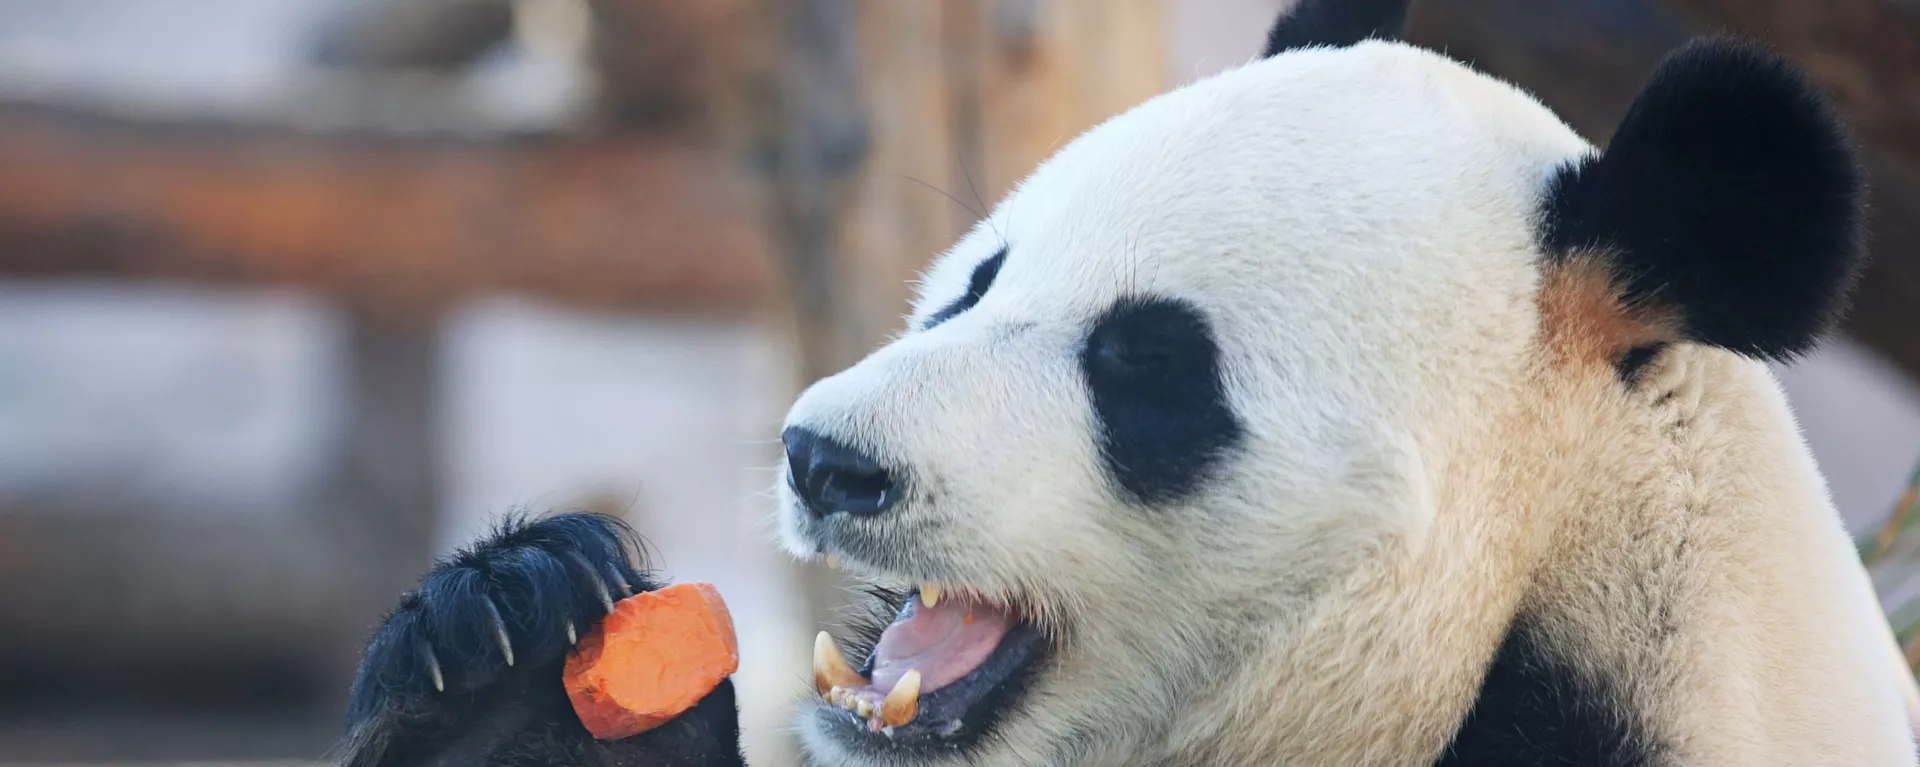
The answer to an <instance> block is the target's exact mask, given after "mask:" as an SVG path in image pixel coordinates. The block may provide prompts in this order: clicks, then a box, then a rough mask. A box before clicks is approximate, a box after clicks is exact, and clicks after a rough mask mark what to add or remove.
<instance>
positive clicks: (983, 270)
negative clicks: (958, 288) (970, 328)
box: [920, 247, 1007, 330]
mask: <svg viewBox="0 0 1920 767" xmlns="http://www.w3.org/2000/svg"><path fill="white" fill-rule="evenodd" d="M1006 260H1007V249H1006V248H1004V247H1003V248H1001V249H1000V252H998V253H995V254H993V257H991V258H988V259H987V260H985V261H981V262H980V265H979V266H976V267H974V268H973V276H972V277H969V278H967V293H966V295H963V296H961V297H959V298H957V299H954V301H953V303H951V304H947V305H946V307H944V308H942V309H941V310H940V311H937V312H934V313H933V316H932V317H928V318H927V324H926V325H924V326H922V327H921V328H920V329H921V330H926V329H927V328H931V327H933V326H935V325H938V324H940V323H942V322H946V321H947V320H950V319H953V318H954V317H955V316H957V315H959V314H960V313H961V312H964V311H966V310H968V309H972V308H973V305H974V304H977V303H980V297H981V296H984V295H986V294H987V289H988V288H991V287H993V278H995V277H998V276H1000V264H1001V263H1003V262H1005V261H1006Z"/></svg>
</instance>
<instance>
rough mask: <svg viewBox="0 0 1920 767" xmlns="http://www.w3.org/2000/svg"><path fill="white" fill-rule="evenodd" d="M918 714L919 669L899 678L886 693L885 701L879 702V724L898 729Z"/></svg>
mask: <svg viewBox="0 0 1920 767" xmlns="http://www.w3.org/2000/svg"><path fill="white" fill-rule="evenodd" d="M919 714H920V669H917V668H916V669H913V670H911V671H908V672H907V673H906V674H904V675H902V676H901V677H900V681H899V682H898V683H896V684H895V685H894V686H893V691H892V692H889V693H887V698H886V700H883V701H880V724H882V725H884V726H887V727H899V726H900V725H903V724H906V723H908V722H911V721H913V718H914V717H915V716H918V715H919Z"/></svg>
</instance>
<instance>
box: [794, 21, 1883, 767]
mask: <svg viewBox="0 0 1920 767" xmlns="http://www.w3.org/2000/svg"><path fill="white" fill-rule="evenodd" d="M1403 16H1404V7H1403V4H1399V3H1391V2H1338V1H1335V0H1328V1H1326V2H1316V1H1315V0H1307V1H1306V2H1304V3H1302V4H1301V7H1300V8H1299V9H1297V10H1296V12H1295V13H1294V14H1293V15H1292V16H1291V17H1290V18H1286V19H1283V20H1282V21H1281V22H1280V23H1279V24H1278V25H1277V26H1276V27H1275V29H1274V30H1273V32H1272V33H1271V35H1270V38H1269V43H1270V50H1269V51H1268V55H1267V56H1266V57H1264V58H1263V59H1262V60H1259V61H1256V62H1253V63H1251V64H1248V65H1246V66H1244V67H1241V68H1239V69H1236V70H1232V71H1229V72H1226V73H1224V74H1221V75H1218V76H1216V77H1213V78H1210V79H1207V80H1204V81H1201V82H1197V83H1194V84H1192V85H1189V86H1186V87H1183V88H1180V89H1178V90H1175V91H1173V92H1171V93H1168V94H1165V95H1163V96H1160V97H1158V98H1155V99H1153V100H1151V101H1149V102H1147V103H1145V104H1142V105H1140V106H1138V107H1136V108H1134V109H1132V110H1131V111H1128V112H1126V113H1125V114H1122V115H1120V116H1117V117H1115V118H1113V119H1111V120H1109V121H1107V122H1106V123H1104V124H1102V125H1100V126H1098V127H1096V128H1094V129H1093V130H1091V131H1090V132H1088V133H1086V134H1085V135H1083V136H1081V137H1079V138H1078V139H1076V140H1075V141H1073V142H1072V143H1070V144H1069V145H1067V146H1065V147H1064V148H1063V149H1062V150H1060V151H1059V153H1058V154H1057V155H1055V156H1054V157H1052V158H1051V159H1049V160H1048V161H1046V162H1045V163H1044V164H1043V165H1042V166H1040V167H1039V168H1038V169H1037V170H1036V171H1035V172H1034V173H1033V174H1032V175H1031V176H1030V177H1029V178H1028V179H1027V180H1026V181H1025V182H1023V183H1022V184H1021V185H1020V186H1019V187H1018V189H1017V190H1015V191H1014V192H1013V193H1012V194H1010V195H1009V196H1008V197H1007V198H1006V199H1005V200H1004V201H1003V202H1002V203H1001V204H999V205H998V206H997V207H996V208H995V209H994V210H993V211H992V213H991V215H989V216H988V217H987V218H986V219H985V220H984V221H982V222H981V223H980V224H979V225H978V226H976V227H975V228H974V229H973V230H972V231H971V232H970V233H969V234H968V235H966V236H965V237H963V238H962V239H961V240H960V241H959V242H958V243H957V244H956V245H954V246H953V247H952V249H951V250H950V251H948V252H947V253H946V254H944V255H943V256H942V257H941V258H940V259H939V260H938V261H937V262H936V263H935V264H934V265H933V266H932V267H931V269H930V271H929V273H928V274H927V275H926V278H925V280H924V281H923V283H922V285H921V289H920V293H919V298H918V301H917V303H916V305H915V308H914V311H913V313H912V315H911V317H910V318H909V321H908V323H909V324H908V329H907V331H906V332H905V333H903V334H902V335H901V336H899V337H898V338H897V339H895V340H893V341H892V342H891V343H889V344H887V345H886V346H884V347H883V348H881V349H879V350H877V351H876V352H874V353H873V354H872V355H871V356H869V357H867V358H866V359H865V360H863V361H861V362H859V363H858V364H856V365H854V366H853V367H851V368H849V369H847V370H846V371H844V372H842V373H840V374H838V375H835V376H832V377H830V378H827V379H825V380H822V381H820V382H818V383H817V384H815V385H813V386H812V387H811V388H809V389H808V390H807V391H806V392H805V393H804V394H803V396H801V398H800V399H799V401H798V402H797V403H796V404H795V405H794V407H793V409H792V411H791V413H790V415H789V417H788V421H787V426H786V431H785V442H786V444H787V447H788V450H789V462H788V463H789V465H788V471H787V476H786V477H785V479H784V487H783V489H782V498H781V501H782V509H781V513H780V514H781V528H782V534H783V538H784V540H785V541H786V543H787V545H788V546H789V548H790V549H792V550H793V551H794V552H795V553H796V554H798V555H800V556H803V557H809V558H812V557H821V556H826V557H833V558H837V559H838V560H839V561H840V562H843V563H844V567H845V568H847V569H849V570H851V571H853V572H855V573H858V574H862V575H866V576H869V577H871V578H873V579H875V580H877V581H879V582H882V583H887V584H894V585H897V586H898V587H900V588H902V589H904V590H905V593H904V594H903V599H902V600H901V601H903V602H904V603H905V606H904V607H902V608H900V609H899V611H898V614H897V615H890V616H889V617H890V619H891V625H888V626H887V627H886V630H885V634H884V635H883V636H882V637H881V638H880V639H879V642H878V646H877V647H869V646H860V647H856V648H853V649H852V650H851V651H845V655H846V656H848V657H851V658H852V660H851V661H843V660H842V654H843V651H842V650H841V649H840V648H839V647H837V646H834V645H832V644H828V645H825V646H822V647H821V648H819V649H818V650H817V651H816V652H817V654H818V655H820V656H821V657H820V658H819V659H817V660H818V665H821V666H822V667H824V668H826V669H827V672H826V673H824V674H823V675H822V678H821V679H820V682H821V685H822V687H823V688H824V689H826V692H827V694H826V695H822V696H820V697H816V698H814V699H812V701H811V702H810V703H809V704H808V705H807V706H805V707H804V710H803V712H802V716H801V719H800V728H801V732H802V737H803V739H804V740H805V742H806V744H807V746H808V748H809V750H810V752H811V753H812V754H814V755H815V756H816V757H817V758H818V759H820V760H821V762H822V763H831V764H852V765H862V764H876V765H877V764H897V763H903V762H912V763H940V764H947V763H953V764H962V763H965V764H1043V763H1046V764H1051V763H1076V762H1084V763H1113V762H1118V761H1132V760H1135V759H1139V760H1142V761H1149V759H1148V756H1147V755H1149V754H1153V753H1158V752H1156V751H1154V749H1157V748H1162V747H1163V746H1161V745H1160V744H1162V743H1166V742H1169V739H1172V741H1175V742H1177V741H1178V740H1179V738H1180V737H1184V736H1185V735H1184V734H1187V733H1197V732H1201V731H1207V730H1209V729H1211V728H1210V727H1207V726H1202V725H1200V724H1198V723H1195V722H1193V721H1192V719H1193V718H1194V717H1196V716H1198V715H1199V714H1198V713H1196V711H1197V708H1198V707H1199V705H1200V704H1201V703H1203V702H1206V701H1215V702H1217V701H1219V700H1220V699H1222V698H1231V697H1233V695H1234V692H1233V691H1232V690H1231V689H1230V687H1231V684H1232V682H1230V681H1229V680H1232V679H1234V677H1235V675H1236V673H1238V672H1239V671H1240V669H1241V668H1242V667H1243V666H1244V665H1245V664H1248V663H1252V662H1255V661H1254V660H1253V659H1254V658H1256V657H1260V656H1261V655H1262V653H1267V652H1268V650H1269V649H1270V648H1273V647H1276V646H1278V647H1284V646H1285V645H1286V644H1287V643H1288V642H1289V641H1291V640H1290V637H1291V636H1292V635H1293V633H1294V632H1297V631H1299V630H1300V628H1299V624H1300V622H1301V621H1302V620H1303V617H1302V616H1307V615H1311V614H1313V613H1314V611H1315V610H1316V609H1317V608H1318V607H1319V606H1320V605H1321V602H1322V601H1323V600H1325V599H1327V598H1328V597H1327V595H1329V594H1335V593H1339V594H1350V593H1352V589H1351V588H1350V586H1351V584H1352V583H1353V582H1355V579H1356V578H1363V577H1364V574H1365V573H1368V572H1371V571H1377V570H1381V569H1387V568H1391V567H1393V565H1394V562H1396V561H1398V560H1400V559H1405V558H1408V557H1412V556H1414V553H1413V552H1419V551H1421V550H1422V549H1423V547H1430V546H1432V545H1435V544H1434V542H1433V541H1432V540H1430V539H1429V538H1430V536H1429V535H1428V532H1429V530H1430V529H1431V528H1432V527H1433V526H1434V525H1435V523H1436V519H1437V518H1443V517H1444V516H1445V515H1448V514H1487V515H1494V514H1496V513H1497V512H1495V511H1492V510H1487V511H1476V510H1471V509H1469V510H1460V509H1456V508H1453V507H1451V506H1450V505H1449V503H1448V502H1447V500H1446V498H1445V496H1446V495H1447V493H1448V492H1449V491H1448V490H1447V489H1446V487H1445V486H1447V485H1449V484H1458V483H1460V482H1472V481H1474V480H1472V479H1470V478H1466V479H1463V478H1465V477H1471V476H1472V474H1473V472H1474V471H1475V470H1476V469H1475V467H1476V466H1478V465H1482V464H1485V465H1494V464H1498V463H1500V462H1501V460H1502V455H1501V451H1506V450H1528V449H1538V448H1539V445H1538V444H1529V442H1528V438H1525V437H1522V438H1520V439H1517V440H1516V439H1512V433H1513V432H1512V428H1513V427H1512V426H1511V425H1510V424H1511V422H1513V420H1514V419H1508V421H1509V426H1507V427H1505V428H1506V429H1507V431H1505V432H1502V434H1504V435H1505V437H1504V438H1501V437H1500V435H1494V434H1491V433H1490V427H1489V426H1488V424H1489V423H1490V422H1492V421H1495V420H1498V419H1500V418H1502V414H1509V413H1514V412H1518V411H1520V410H1524V409H1525V408H1526V407H1527V403H1528V402H1529V401H1539V400H1542V399H1546V398H1550V397H1558V398H1559V401H1561V402H1563V403H1572V404H1562V405H1559V406H1558V407H1561V408H1563V410H1564V409H1578V408H1581V407H1586V405H1582V404H1579V403H1582V402H1586V401H1588V400H1593V401H1595V402H1600V401H1601V400H1604V399H1605V398H1607V397H1611V396H1615V395H1616V394H1621V396H1624V395H1623V394H1622V393H1624V392H1628V391H1630V390H1631V389H1632V387H1633V386H1634V385H1635V380H1636V378H1637V376H1638V375H1639V374H1640V371H1641V370H1642V369H1643V368H1644V367H1645V366H1646V365H1647V364H1648V362H1649V361H1650V360H1653V359H1655V358H1657V357H1658V356H1659V355H1660V354H1661V353H1663V350H1668V349H1672V348H1675V347H1680V346H1700V347H1717V348H1719V349H1724V350H1729V351H1731V352H1734V353H1737V354H1739V355H1744V356H1747V357H1758V358H1778V357H1786V356H1790V355H1792V354H1794V353H1797V352H1799V351H1802V350H1805V349H1807V348H1808V347H1809V346H1810V345H1811V344H1812V343H1814V342H1815V341H1816V340H1817V338H1818V336H1819V335H1820V334H1821V333H1822V332H1824V330H1825V329H1826V328H1827V327H1828V326H1829V324H1830V323H1831V321H1832V318H1833V317H1834V315H1835V313H1836V311H1837V309H1838V304H1839V303H1840V300H1841V296H1842V295H1843V294H1844V292H1845V288H1846V286H1847V284H1848V280H1849V279H1850V275H1851V274H1852V272H1853V269H1854V267H1855V262H1856V260H1857V259H1856V254H1857V251H1858V247H1857V242H1858V235H1857V228H1858V203H1857V197H1858V195H1859V190H1858V182H1857V180H1856V171H1855V166H1854V164H1853V160H1852V157H1851V154H1850V152H1849V149H1848V144H1847V142H1846V140H1845V138H1844V136H1843V134H1842V133H1841V131H1840V129H1839V128H1838V127H1837V124H1836V122H1835V121H1834V120H1833V119H1832V118H1831V117H1830V116H1829V114H1828V112H1827V110H1826V108H1825V107H1824V106H1823V104H1822V102H1821V101H1820V99H1819V98H1818V97H1817V95H1816V94H1815V93H1814V92H1813V91H1812V89H1811V88H1810V86H1808V85H1807V84H1806V83H1805V82H1804V81H1803V80H1802V79H1800V77H1799V76H1798V75H1797V74H1795V73H1794V72H1793V71H1792V70H1791V69H1790V68H1789V67H1788V66H1787V65H1785V64H1783V63H1781V62H1780V61H1778V60H1776V59H1774V58H1772V57H1771V56H1769V55H1767V54H1764V53H1762V52H1759V51H1757V50H1755V49H1753V48H1751V47H1748V46H1745V45H1742V44H1736V43H1729V42H1703V43H1696V44H1694V45H1691V46H1689V47H1687V48H1685V49H1682V50H1680V51H1677V52H1675V53H1674V54H1673V55H1671V56H1670V57H1669V58H1668V59H1667V60H1666V61H1665V62H1664V63H1663V65H1662V66H1661V67H1660V68H1659V70H1658V71H1657V72H1656V73H1655V75H1654V76H1653V78H1652V80H1651V81H1650V83H1649V85H1648V86H1647V87H1646V89H1645V91H1644V92H1643V93H1642V94H1641V96H1640V97H1639V99H1638V101H1637V102H1636V103H1635V104H1634V106H1633V108H1632V110H1631V112H1630V113H1629V114H1628V115H1627V116H1626V118H1625V119H1624V121H1623V123H1622V124H1621V125H1620V127H1619V129H1618V131H1617V132H1616V134H1615V137H1614V139H1613V140H1612V142H1611V145H1610V146H1609V148H1607V149H1606V150H1604V151H1600V150H1596V149H1594V148H1593V147H1591V146H1590V145H1588V144H1587V143H1586V142H1584V141H1583V140H1582V139H1581V138H1580V137H1579V136H1577V135H1576V134H1575V133H1574V132H1573V131H1572V130H1570V129H1569V128H1567V127H1566V126H1565V125H1564V124H1563V123H1562V122H1561V121H1560V120H1559V119H1557V118H1556V117H1555V116H1554V115H1553V114H1552V113H1550V112H1549V111H1548V110H1547V109H1545V108H1544V107H1542V106H1541V105H1540V104H1539V103H1537V102H1536V101H1534V100H1533V99H1532V98H1530V97H1528V96H1527V95H1525V94H1523V93H1521V92H1520V91H1518V90H1515V89H1514V88H1512V87H1510V86H1508V85H1506V84H1504V83H1501V82H1498V81H1496V80H1494V79H1491V78H1489V77H1486V76H1484V75H1481V74H1478V73H1475V72H1473V71H1472V70H1470V69H1468V68H1467V67H1465V66H1462V65H1461V64H1459V63H1456V62H1454V61H1451V60H1449V59H1447V58H1445V57H1443V56H1441V55H1438V54H1435V53H1432V52H1429V51H1426V50H1422V49H1419V48H1415V47H1411V46H1408V45H1405V44H1401V43H1397V42H1392V41H1389V40H1385V39H1379V38H1387V37H1391V36H1392V34H1393V33H1394V32H1395V31H1396V30H1397V29H1398V28H1399V26H1400V23H1401V20H1402V18H1403ZM1549 389H1552V390H1555V391H1559V392H1565V391H1573V390H1578V391H1582V392H1588V393H1587V394H1583V395H1580V397H1585V399H1581V398H1580V397H1573V398H1571V399H1570V398H1568V397H1567V396H1565V395H1564V394H1554V393H1550V392H1549V391H1548V390H1549ZM1610 393H1612V394H1610ZM1602 406H1611V405H1602V404H1594V405H1592V407H1596V408H1597V407H1602ZM1564 412H1566V413H1570V414H1572V415H1573V416H1577V415H1578V414H1577V412H1574V411H1573V410H1564ZM1523 420H1524V419H1523ZM1577 421H1578V418H1577V417H1572V418H1570V423H1577ZM1541 428H1550V425H1546V424H1543V425H1542V426H1541ZM1569 428H1577V426H1569ZM1568 463H1569V464H1570V465H1571V464H1577V463H1578V462H1577V461H1569V462H1568ZM1546 465H1547V466H1549V468H1548V469H1546V471H1553V470H1555V469H1552V468H1551V467H1552V466H1553V465H1554V464H1553V463H1552V462H1548V463H1547V464H1546ZM1489 481H1492V480H1489ZM1486 522H1487V524H1498V523H1499V520H1497V519H1492V520H1487V521H1486ZM930 604H931V606H929V605H930ZM891 606H892V605H891V604H890V607H891ZM1358 630H1360V631H1364V630H1365V628H1364V627H1359V628H1358ZM909 672H914V673H912V674H909ZM1303 673H1304V672H1303ZM915 681H917V683H918V693H919V694H918V695H917V696H915V695H911V694H905V693H903V694H899V695H895V696H894V699H895V701H896V705H895V706H894V708H895V709H898V708H900V706H899V705H898V702H899V701H900V700H902V699H913V701H914V706H913V709H914V710H913V718H912V719H911V721H910V722H909V723H907V724H903V725H898V726H887V725H888V723H889V720H888V719H887V718H886V717H883V716H882V713H881V712H882V709H883V708H886V706H885V699H886V697H887V694H888V693H890V692H895V691H897V690H898V688H900V687H901V686H902V685H903V684H904V685H911V684H913V682H915ZM1288 683H1289V680H1288V679H1285V678H1279V679H1274V680H1273V684H1275V685H1285V684H1288ZM835 685H837V686H839V687H841V688H842V689H841V690H839V691H834V690H832V689H831V687H832V686H835ZM863 707H864V709H863ZM863 710H864V711H866V713H865V714H864V715H863V714H862V711H863ZM1227 710H1229V711H1230V710H1231V709H1230V708H1229V709H1227ZM1246 715H1247V716H1249V717H1254V716H1257V714H1256V713H1253V712H1248V713H1247V714H1246ZM893 718H894V720H898V719H899V717H898V716H897V715H896V716H894V717H893ZM1229 718H1231V716H1229ZM1164 748H1177V746H1174V745H1169V746H1164Z"/></svg>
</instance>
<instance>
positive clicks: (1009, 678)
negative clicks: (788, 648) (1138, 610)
mask: <svg viewBox="0 0 1920 767" xmlns="http://www.w3.org/2000/svg"><path fill="white" fill-rule="evenodd" d="M953 592H954V593H950V594H949V593H946V592H945V590H943V589H940V588H938V587H935V586H931V585H927V586H922V587H920V589H919V590H917V591H915V592H914V593H912V594H910V595H909V597H908V599H907V601H906V604H904V605H902V606H901V608H900V611H899V613H898V614H897V615H896V616H895V617H894V619H893V622H892V623H890V624H888V625H887V627H886V630H885V631H883V632H882V633H881V634H880V641H879V642H877V643H875V645H874V647H873V651H872V653H871V654H869V656H868V657H867V659H866V662H865V663H863V664H862V665H861V667H860V668H859V669H857V670H856V669H855V668H854V667H853V666H852V664H850V663H848V662H847V658H846V656H845V655H843V654H841V651H840V648H839V646H838V645H837V644H835V643H834V640H833V638H832V637H831V636H829V635H828V634H827V632H824V631H822V632H820V635H819V636H818V637H816V638H815V641H814V648H813V679H814V687H815V688H816V690H817V691H818V692H819V694H820V696H821V697H822V698H824V699H825V700H826V701H827V702H828V703H829V704H832V705H831V706H829V707H825V709H824V710H825V711H826V712H827V715H828V716H829V717H833V718H836V719H837V721H838V722H839V723H840V724H842V725H853V726H858V727H862V728H864V729H865V731H867V732H870V733H880V734H883V735H885V736H886V737H887V738H889V739H892V740H895V741H917V740H951V739H954V738H958V737H964V736H969V735H977V734H978V733H980V732H982V731H984V730H986V729H988V728H990V727H991V726H992V724H993V721H994V720H995V719H996V718H997V717H998V715H999V713H1000V712H1001V711H1002V710H1004V709H1005V708H1006V707H1007V706H1008V705H1009V704H1010V703H1011V702H1012V701H1013V699H1014V698H1015V697H1017V695H1018V694H1019V693H1020V692H1021V691H1022V690H1024V688H1025V687H1026V683H1027V682H1028V681H1030V679H1031V677H1032V676H1033V673H1034V671H1035V670H1036V669H1037V667H1038V665H1039V662H1040V661H1041V660H1042V659H1043V657H1044V656H1045V654H1046V653H1045V650H1046V648H1047V641H1046V635H1045V633H1044V632H1042V631H1040V630H1039V628H1037V627H1036V626H1035V625H1033V624H1032V623H1030V622H1029V621H1027V620H1026V619H1025V618H1024V617H1023V616H1022V615H1021V611H1020V610H1018V609H1017V608H1015V607H1013V606H1010V605H1007V604H1004V603H1000V602H996V601H994V600H990V599H987V598H985V597H983V596H980V595H978V594H974V593H972V592H971V591H962V590H959V589H955V590H953Z"/></svg>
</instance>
